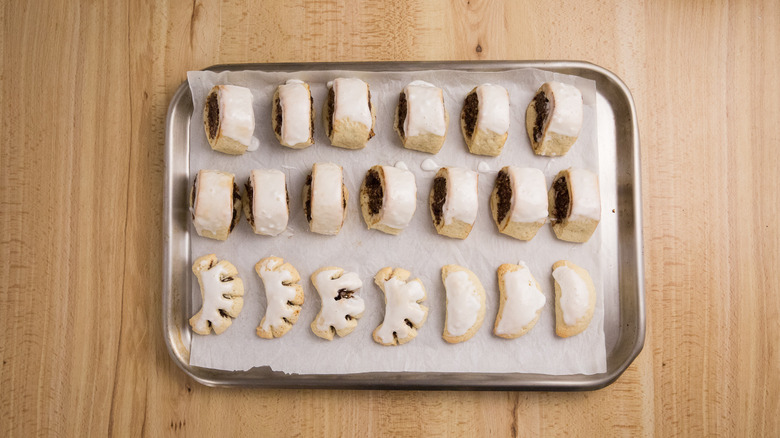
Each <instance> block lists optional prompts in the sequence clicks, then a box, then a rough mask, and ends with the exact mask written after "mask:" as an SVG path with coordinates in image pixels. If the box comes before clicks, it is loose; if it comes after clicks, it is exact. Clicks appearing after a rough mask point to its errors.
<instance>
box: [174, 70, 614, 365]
mask: <svg viewBox="0 0 780 438" xmlns="http://www.w3.org/2000/svg"><path fill="white" fill-rule="evenodd" d="M341 76H351V77H359V78H361V79H363V80H365V81H366V82H368V83H369V84H370V87H371V95H372V102H373V105H374V106H375V108H376V112H377V119H376V126H375V128H374V130H375V132H376V137H374V138H373V139H371V140H370V141H369V143H368V146H367V147H366V148H365V149H363V150H358V151H353V150H345V149H341V148H336V147H333V146H330V143H329V141H328V139H327V138H326V137H325V135H324V128H323V123H322V118H321V113H322V105H323V103H324V102H325V97H326V93H327V88H326V83H327V81H329V80H332V79H333V78H336V77H341ZM290 78H296V79H302V80H304V81H306V82H308V83H309V84H310V86H311V89H312V95H313V96H314V105H315V110H316V112H317V117H316V122H315V132H316V135H315V141H316V143H315V144H314V145H313V146H311V147H309V148H307V149H303V150H292V149H288V148H285V147H282V146H280V145H279V143H278V142H277V140H276V138H275V136H274V134H273V131H272V128H271V105H272V102H271V100H272V96H273V93H274V89H275V87H276V86H277V85H278V84H281V83H283V82H284V81H286V80H287V79H290ZM415 79H421V80H425V81H428V82H431V83H433V84H436V85H438V86H440V87H442V88H443V89H444V97H445V104H446V108H447V111H448V112H449V114H450V122H449V128H448V132H447V141H446V143H445V145H444V147H443V148H442V150H441V152H439V153H438V154H437V155H435V156H433V155H430V154H426V153H422V152H416V151H410V150H406V149H404V148H403V147H402V146H401V144H400V141H399V139H398V137H397V135H396V133H395V132H394V130H393V128H392V123H393V115H394V111H395V106H396V105H397V103H398V95H399V93H400V91H401V90H402V88H403V87H404V86H405V85H406V84H407V83H408V82H410V81H412V80H415ZM188 80H189V84H190V89H191V91H192V98H193V104H194V108H195V111H194V112H193V116H192V123H191V128H190V129H191V132H190V147H191V149H190V172H191V175H194V174H195V173H196V172H197V171H198V170H200V169H218V170H223V171H228V172H233V173H235V175H236V179H237V183H238V185H239V187H242V190H243V184H244V182H245V181H246V179H247V178H248V176H249V172H250V170H251V169H254V168H276V169H280V170H282V171H283V172H285V173H286V174H287V178H288V190H289V194H290V210H291V211H290V222H289V228H288V230H287V231H286V232H285V233H284V234H283V235H280V236H277V237H265V236H258V235H255V234H254V233H252V231H251V229H250V227H249V225H248V223H247V221H246V218H242V219H241V222H240V223H239V224H238V226H237V227H236V229H235V230H234V231H233V233H232V234H231V236H230V237H229V238H228V240H227V241H225V242H219V241H215V240H211V239H206V238H203V237H200V236H198V235H197V234H196V233H195V230H194V228H192V224H190V231H191V232H190V235H191V236H192V238H191V239H192V242H191V243H192V246H191V248H192V254H191V255H192V259H193V260H194V259H195V258H196V257H199V256H201V255H204V254H208V253H216V254H217V257H219V258H220V259H227V260H229V261H230V262H232V263H233V264H234V265H236V267H237V268H238V271H239V273H240V276H241V278H242V279H243V281H244V286H245V290H246V292H245V296H244V308H243V310H242V312H241V314H240V316H239V317H238V318H237V319H236V320H235V321H234V322H233V325H232V326H231V327H230V328H229V329H228V330H227V331H226V332H225V333H223V334H221V335H219V336H216V335H213V334H212V335H209V336H200V335H197V334H194V335H193V341H192V345H191V354H190V364H192V365H196V366H201V367H207V368H217V369H224V370H246V369H250V368H252V367H258V366H270V367H271V368H272V369H273V370H275V371H283V372H286V373H300V374H332V373H360V372H374V371H439V372H483V373H484V372H502V373H504V372H520V373H542V374H594V373H601V372H604V371H606V351H605V336H604V302H605V297H604V294H617V289H616V285H614V284H611V283H612V281H611V280H608V279H607V280H606V281H608V282H609V283H610V284H605V278H606V277H605V275H604V274H605V270H607V269H612V268H614V267H613V266H608V265H609V263H608V262H607V260H608V257H607V255H606V254H602V253H603V252H605V250H604V249H603V246H602V241H603V239H602V232H601V229H602V228H603V226H604V224H603V222H602V225H601V226H600V227H599V228H598V229H597V231H596V233H595V234H594V235H593V236H592V237H591V239H590V241H588V242H587V243H584V244H578V243H567V242H563V241H560V240H558V239H556V238H555V236H554V234H553V232H552V228H551V227H550V225H549V224H547V225H545V226H544V227H542V228H541V229H540V230H539V232H538V234H537V235H536V237H535V238H534V239H533V240H531V241H530V242H523V241H519V240H515V239H513V238H510V237H507V236H504V235H502V234H499V233H498V231H497V230H496V226H495V224H494V223H493V220H492V217H491V213H490V208H489V196H490V192H491V190H492V189H493V183H494V181H495V177H496V173H497V171H498V170H500V169H501V167H503V166H505V165H517V166H522V167H535V168H538V169H541V170H542V171H543V172H544V174H545V177H546V179H547V184H548V185H549V184H550V183H551V181H552V178H553V176H554V175H555V174H556V173H557V172H558V171H559V170H561V169H566V168H568V167H571V166H576V167H584V168H587V169H591V170H593V171H598V167H599V158H598V145H597V129H596V128H597V125H596V88H595V83H594V82H593V81H590V80H586V79H583V78H579V77H574V76H566V75H561V74H555V73H550V72H544V71H539V70H532V69H523V70H510V71H503V72H460V71H443V70H439V71H419V72H403V73H368V72H359V71H354V72H350V71H329V72H298V73H265V72H256V71H241V72H223V73H213V72H203V71H196V72H189V73H188ZM549 80H557V81H562V82H566V83H569V84H574V85H576V86H577V87H579V89H580V90H581V91H582V95H583V101H584V104H585V108H584V121H583V129H582V132H581V134H580V136H579V139H578V140H577V142H576V144H575V145H574V146H573V147H572V149H571V151H570V152H569V153H568V154H567V155H566V156H564V157H560V158H548V157H539V156H536V155H534V154H533V152H532V150H531V147H530V144H529V141H528V137H527V134H526V129H525V110H526V107H527V105H528V103H529V102H530V101H531V99H532V98H533V95H534V92H535V91H536V90H537V89H538V88H539V86H540V85H541V84H542V83H543V82H546V81H549ZM486 82H487V83H494V84H500V85H503V86H504V87H506V88H507V89H508V90H509V94H510V103H511V127H510V131H509V138H508V141H507V144H506V146H505V147H504V150H503V152H502V154H501V155H500V156H499V157H495V158H491V157H482V156H477V155H472V154H470V153H469V152H468V149H467V148H466V145H465V143H464V141H463V137H462V134H461V130H460V124H459V123H460V111H461V108H462V105H463V99H464V98H465V96H466V94H467V93H468V92H469V91H470V90H471V89H472V88H473V87H474V86H476V85H478V84H481V83H486ZM217 84H233V85H241V86H245V87H249V88H251V90H252V93H253V95H254V110H255V117H256V120H257V123H256V127H255V136H256V137H258V138H259V139H260V144H261V146H260V149H259V150H257V151H255V152H248V153H246V154H245V155H243V156H238V157H235V156H228V155H225V154H222V153H219V152H215V151H212V150H211V148H210V147H209V145H208V142H207V140H206V137H205V133H204V130H203V121H202V108H203V105H204V102H205V97H206V95H207V94H208V91H209V90H210V89H211V88H212V87H213V86H214V85H217ZM428 158H431V159H433V160H434V161H435V162H436V163H437V164H438V165H439V166H460V167H466V168H469V169H473V170H477V169H478V168H480V167H482V169H483V171H481V172H480V178H479V196H480V205H479V208H480V210H479V214H478V217H477V220H476V224H475V225H474V228H473V230H472V232H471V235H470V236H469V237H468V238H467V239H466V240H465V241H461V240H455V239H451V238H448V237H444V236H439V235H438V234H437V233H436V231H435V229H434V227H433V224H432V222H431V217H430V213H429V210H428V204H427V199H428V193H429V191H430V188H431V185H432V182H433V177H434V175H435V171H432V172H431V171H423V170H422V169H421V167H420V165H421V163H422V162H423V160H425V159H428ZM321 161H332V162H334V163H337V164H339V165H341V166H343V167H344V174H345V183H346V185H347V188H348V189H349V191H350V202H349V205H348V217H347V220H346V223H345V225H344V227H343V229H342V230H341V233H340V234H339V235H338V236H335V237H328V236H320V235H317V234H313V233H310V232H309V231H308V228H307V224H306V220H305V218H304V215H303V210H302V207H301V189H302V187H303V181H304V178H305V177H306V175H307V173H308V172H309V171H310V169H311V166H312V164H313V163H315V162H321ZM399 161H402V162H404V163H405V164H406V165H407V166H408V168H409V169H410V170H411V171H412V172H413V173H414V174H415V177H416V180H417V187H418V191H417V211H416V213H415V215H414V218H413V220H412V222H411V224H410V225H409V227H408V228H407V229H406V230H405V231H404V232H403V233H401V235H399V236H391V235H387V234H384V233H381V232H378V231H376V230H367V229H366V227H365V224H364V222H363V220H362V217H361V215H360V206H359V202H358V192H359V188H360V184H361V182H362V180H363V177H364V175H365V173H366V171H367V170H368V169H369V168H370V167H371V166H373V165H375V164H383V165H394V164H396V163H398V162H399ZM483 162H484V163H485V164H483V165H482V166H480V163H483ZM485 165H487V166H489V168H490V169H491V170H489V171H484V169H485ZM605 190H614V188H611V187H609V188H605V187H604V186H602V188H601V191H602V193H604V192H605ZM181 196H187V194H186V193H182V194H181ZM612 208H613V206H606V205H604V204H603V203H602V217H605V216H606V212H607V209H612ZM269 255H276V256H279V257H283V258H284V259H285V260H286V261H289V262H290V263H292V264H293V265H294V266H295V267H296V268H297V269H298V271H299V272H300V274H301V277H302V281H301V284H302V285H303V287H304V290H305V303H304V305H303V310H302V312H301V315H300V318H299V320H298V322H297V324H296V325H295V326H294V327H293V329H292V330H291V331H290V332H289V333H287V334H286V335H285V336H284V337H282V338H279V339H274V340H266V339H261V338H259V337H257V336H256V334H255V327H256V326H257V325H258V324H259V322H260V320H261V319H262V317H263V314H264V312H265V292H264V289H263V286H262V282H261V281H260V279H259V277H258V276H257V275H256V274H255V272H254V264H255V263H257V261H258V260H260V259H261V258H263V257H267V256H269ZM561 259H567V260H571V261H573V262H574V263H577V264H579V265H580V266H582V267H584V268H585V269H587V270H588V271H589V272H590V274H591V276H592V278H593V281H594V283H595V286H596V290H597V295H598V298H597V301H596V309H595V312H594V315H593V320H592V322H591V324H590V326H589V327H588V329H587V330H585V331H584V332H583V333H581V334H579V335H577V336H574V337H571V338H567V339H562V338H559V337H557V336H556V335H555V333H554V322H555V321H554V319H555V313H554V290H553V281H552V276H551V267H552V264H553V263H555V262H556V261H557V260H561ZM519 261H524V262H525V263H526V264H527V265H528V266H529V268H530V269H531V272H532V273H533V275H534V276H535V277H536V279H537V280H538V281H539V283H540V284H541V286H542V291H543V292H544V294H545V296H546V297H547V304H546V305H545V307H544V309H543V311H542V316H541V318H540V320H539V322H538V323H537V324H536V326H535V327H534V329H533V330H531V332H530V333H528V334H526V335H524V336H522V337H520V338H518V339H515V340H506V339H502V338H499V337H496V336H494V335H493V333H492V330H493V324H494V322H495V318H496V313H497V310H498V296H499V293H498V282H497V278H496V269H497V268H498V266H499V265H501V264H502V263H517V262H519ZM449 263H455V264H459V265H462V266H465V267H467V268H469V269H471V270H472V271H474V272H475V273H476V274H477V276H478V277H479V278H480V280H481V281H482V284H483V285H484V287H485V290H486V292H487V313H486V316H485V321H484V323H483V325H482V327H481V328H480V330H479V331H478V332H477V333H476V334H475V335H474V337H473V338H472V339H471V340H469V341H467V342H464V343H460V344H454V345H451V344H448V343H447V342H445V341H444V340H443V339H442V337H441V335H442V331H443V326H444V317H445V299H444V297H445V295H444V287H443V285H442V282H441V273H440V270H441V267H442V266H443V265H445V264H449ZM328 265H335V266H340V267H342V268H344V269H345V270H348V271H355V272H357V273H358V274H359V275H360V277H361V278H362V279H363V288H362V290H361V291H360V294H361V295H362V296H363V299H364V300H365V303H366V311H365V313H364V315H363V318H362V319H360V321H359V324H358V326H357V328H356V329H355V331H354V332H353V333H352V334H350V335H349V336H347V337H345V338H338V337H337V338H336V339H334V340H333V341H331V342H328V341H326V340H323V339H320V338H318V337H317V336H315V335H314V334H313V333H312V331H311V329H310V327H309V325H310V324H311V322H312V320H313V319H314V317H315V315H316V314H317V312H318V311H319V308H320V299H319V296H318V294H317V292H316V290H315V289H314V287H313V286H312V284H311V281H310V279H309V276H310V275H311V274H312V272H314V271H315V270H316V269H318V268H320V267H323V266H328ZM385 266H393V267H403V268H405V269H407V270H409V271H411V273H412V276H413V278H414V277H419V278H420V279H421V280H422V282H423V283H424V284H425V287H426V289H427V294H428V297H427V300H426V301H425V305H426V306H427V307H428V308H429V316H428V320H427V321H426V323H425V325H424V326H423V327H422V328H421V329H420V330H419V334H418V336H417V338H415V339H414V340H413V341H411V342H410V343H408V344H405V345H403V346H400V347H384V346H381V345H379V344H376V343H375V342H374V341H373V339H372V337H371V333H372V331H373V330H374V329H375V328H376V327H377V326H378V325H379V324H380V323H381V321H382V318H383V316H384V297H383V295H382V292H381V290H380V289H379V288H378V287H377V286H376V285H375V284H374V283H373V276H374V275H375V274H376V272H377V271H378V270H379V269H381V268H383V267H385ZM610 278H611V276H610ZM192 283H193V288H192V294H193V309H194V310H193V311H197V309H199V308H200V303H201V297H200V290H199V289H198V284H197V281H195V280H194V278H193V282H192ZM606 302H607V303H617V299H612V298H608V299H607V300H606ZM610 314H615V315H617V312H610Z"/></svg>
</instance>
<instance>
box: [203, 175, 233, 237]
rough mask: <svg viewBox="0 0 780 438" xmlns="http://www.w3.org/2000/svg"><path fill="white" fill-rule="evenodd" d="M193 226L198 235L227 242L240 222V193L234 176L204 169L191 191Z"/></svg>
mask: <svg viewBox="0 0 780 438" xmlns="http://www.w3.org/2000/svg"><path fill="white" fill-rule="evenodd" d="M190 212H191V214H192V223H193V225H194V226H195V231H196V232H197V233H198V235H199V236H202V237H208V238H209V239H216V240H225V239H227V238H228V236H229V235H230V232H231V231H233V228H235V226H236V224H237V223H238V221H239V219H241V194H240V192H239V191H238V186H237V185H236V183H235V178H234V176H233V174H232V173H227V172H220V171H218V170H201V171H200V172H198V175H197V176H195V181H193V183H192V191H191V192H190Z"/></svg>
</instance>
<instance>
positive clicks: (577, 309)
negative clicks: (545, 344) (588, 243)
mask: <svg viewBox="0 0 780 438" xmlns="http://www.w3.org/2000/svg"><path fill="white" fill-rule="evenodd" d="M552 269H553V271H552V276H553V279H554V280H555V333H556V334H557V335H558V336H560V337H562V338H568V337H569V336H574V335H576V334H579V333H582V332H583V331H585V329H586V328H588V325H589V324H590V321H591V320H592V319H593V310H594V309H595V308H596V288H595V287H594V286H593V280H592V279H591V278H590V274H588V271H586V270H585V269H583V268H581V267H579V266H577V265H575V264H574V263H572V262H570V261H567V260H561V261H558V262H555V264H554V265H553V267H552Z"/></svg>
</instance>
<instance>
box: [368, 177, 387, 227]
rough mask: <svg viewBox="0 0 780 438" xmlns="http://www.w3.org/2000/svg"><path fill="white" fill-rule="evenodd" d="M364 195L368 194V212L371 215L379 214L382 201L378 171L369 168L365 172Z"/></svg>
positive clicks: (382, 195)
mask: <svg viewBox="0 0 780 438" xmlns="http://www.w3.org/2000/svg"><path fill="white" fill-rule="evenodd" d="M366 195H367V196H368V212H369V213H370V214H371V215H372V216H373V215H376V214H379V210H381V209H382V202H383V201H384V191H383V190H382V182H381V181H380V180H379V172H377V171H376V170H373V169H371V170H369V171H368V172H367V173H366Z"/></svg>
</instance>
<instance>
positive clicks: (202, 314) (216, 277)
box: [190, 254, 596, 346]
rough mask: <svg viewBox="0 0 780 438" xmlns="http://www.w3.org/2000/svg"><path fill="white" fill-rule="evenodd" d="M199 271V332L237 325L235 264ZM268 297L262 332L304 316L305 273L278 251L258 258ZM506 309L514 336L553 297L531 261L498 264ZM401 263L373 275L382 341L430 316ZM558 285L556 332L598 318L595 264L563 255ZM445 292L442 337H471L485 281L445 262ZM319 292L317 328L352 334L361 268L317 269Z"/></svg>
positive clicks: (499, 328)
mask: <svg viewBox="0 0 780 438" xmlns="http://www.w3.org/2000/svg"><path fill="white" fill-rule="evenodd" d="M192 271H193V273H194V274H195V275H196V277H197V278H198V283H199V284H200V291H201V297H202V303H203V305H202V307H201V309H200V310H199V311H198V312H197V313H196V314H195V315H194V316H193V317H192V318H191V319H190V326H191V327H192V330H193V331H194V332H195V333H198V334H201V335H208V334H210V333H211V332H212V331H214V333H216V334H220V333H222V332H224V331H225V330H227V328H228V327H230V325H231V324H232V320H233V318H237V317H238V315H239V313H240V312H241V309H242V307H243V295H244V286H243V282H242V281H241V278H240V277H239V275H238V271H237V270H236V268H235V266H233V264H232V263H230V262H228V261H226V260H222V261H219V260H218V259H217V257H216V255H214V254H209V255H206V256H203V257H200V258H199V259H197V260H195V263H194V264H193V266H192ZM255 271H256V272H257V275H258V276H259V277H260V278H261V280H262V282H263V287H264V288H265V296H266V309H265V315H264V316H263V318H262V319H261V321H260V325H258V326H257V330H256V332H257V336H259V337H261V338H265V339H272V338H278V337H282V336H284V335H285V334H286V333H287V332H288V331H290V329H291V328H292V327H293V325H294V324H295V323H296V322H297V321H298V317H299V315H300V312H301V307H302V306H303V303H304V293H303V286H301V285H300V284H299V283H300V279H301V277H300V274H299V273H298V271H297V270H296V269H295V268H294V267H293V266H292V265H291V264H290V263H285V262H284V260H283V259H281V258H279V257H273V256H271V257H267V258H264V259H262V260H260V261H259V262H258V263H257V264H256V265H255ZM497 275H498V285H499V292H500V298H499V308H498V314H497V316H496V320H495V324H494V326H493V333H494V334H495V335H496V336H499V337H502V338H506V339H514V338H518V337H520V336H522V335H524V334H526V333H528V332H529V331H530V330H531V329H532V328H533V327H534V325H536V322H537V321H538V320H539V317H540V316H541V313H542V309H543V308H544V306H545V304H546V301H547V299H546V298H545V295H544V293H542V290H541V287H540V286H539V283H538V282H537V281H536V279H535V278H534V276H533V274H531V271H530V270H529V269H528V267H527V266H526V265H525V264H524V263H522V262H521V263H520V264H517V265H512V264H503V265H501V266H500V267H499V268H498V270H497ZM410 277H411V273H410V272H409V271H407V270H405V269H401V268H391V267H386V268H383V269H381V270H380V271H379V272H378V273H377V274H376V276H374V282H375V283H376V285H377V286H378V287H379V288H380V289H381V290H382V292H383V294H384V297H385V315H384V319H383V321H382V323H381V324H380V325H379V326H378V327H377V328H376V329H375V330H374V332H373V338H374V341H376V342H377V343H379V344H381V345H387V346H391V345H401V344H405V343H407V342H409V341H411V340H412V339H414V338H415V337H416V336H417V330H418V329H419V328H421V327H422V326H423V324H424V323H425V320H426V319H427V316H428V308H427V307H426V306H424V305H423V304H422V303H423V301H425V298H426V290H425V286H424V285H423V283H422V281H421V280H420V279H419V278H415V279H410ZM552 277H553V281H554V285H555V286H554V287H555V333H556V334H557V335H558V336H560V337H564V338H566V337H570V336H574V335H577V334H579V333H581V332H582V331H584V330H585V329H586V328H587V327H588V325H589V324H590V321H591V319H592V318H593V311H594V308H595V305H596V290H595V287H594V285H593V280H592V279H591V277H590V274H588V271H586V270H585V269H583V268H581V267H579V266H577V265H575V264H574V263H572V262H570V261H567V260H561V261H558V262H556V263H555V264H554V265H553V266H552ZM441 278H442V283H443V284H444V289H445V294H446V318H445V321H444V330H443V333H442V338H444V340H445V341H447V342H449V343H459V342H464V341H467V340H469V339H470V338H471V337H472V336H474V334H475V333H476V332H477V331H478V330H479V328H480V327H481V325H482V322H483V321H484V319H485V311H486V305H485V301H486V295H485V288H484V287H483V286H482V283H481V282H480V280H479V278H477V276H476V275H475V274H474V273H473V272H472V271H470V270H469V269H467V268H464V267H462V266H458V265H446V266H444V267H442V269H441ZM311 282H312V284H313V285H314V288H315V289H316V290H317V293H318V294H319V296H320V301H321V303H322V304H321V308H320V311H319V313H318V314H317V316H316V317H315V318H314V320H313V321H312V323H311V330H312V332H313V333H314V334H315V335H317V336H319V337H321V338H323V339H327V340H329V341H330V340H333V338H334V336H336V335H338V336H339V337H344V336H347V335H348V334H350V333H352V331H353V330H354V329H355V328H356V327H357V324H358V320H359V319H360V318H361V317H362V316H363V313H364V311H365V303H364V302H363V299H362V298H361V297H360V296H359V295H358V293H359V291H360V288H361V287H362V286H363V282H362V281H361V280H360V277H359V276H358V274H356V273H354V272H346V271H344V269H342V268H338V267H324V268H321V269H318V270H317V271H315V272H314V273H313V274H312V275H311Z"/></svg>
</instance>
